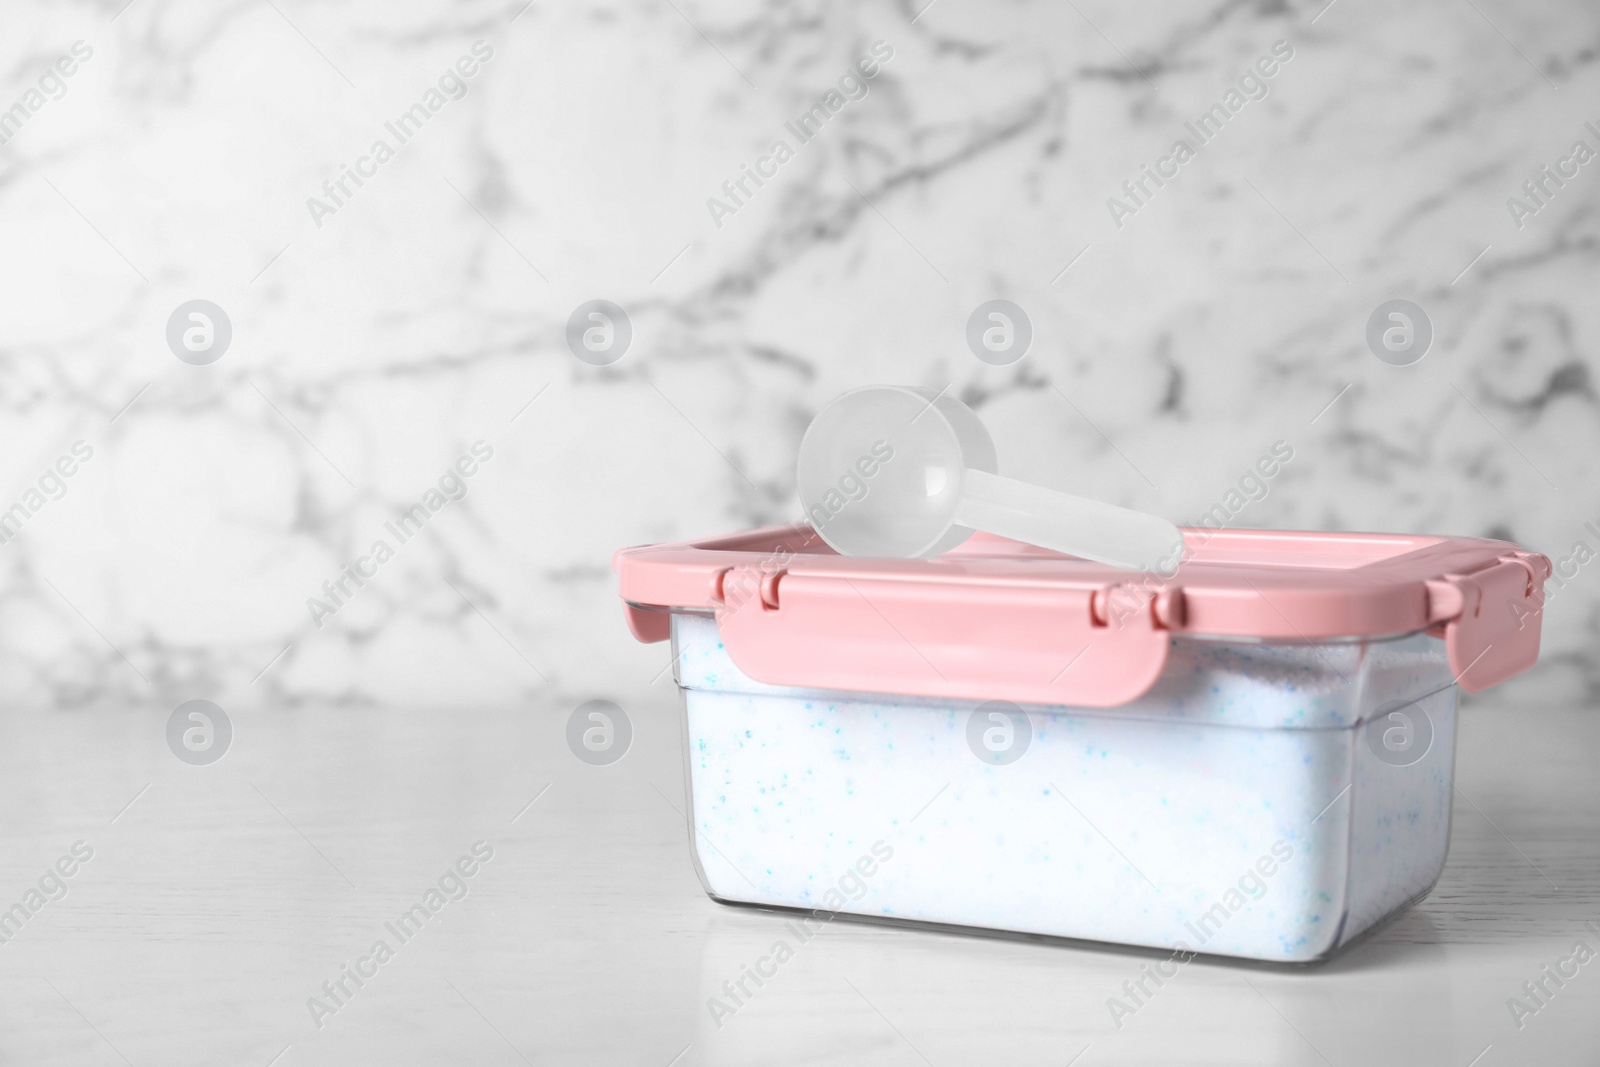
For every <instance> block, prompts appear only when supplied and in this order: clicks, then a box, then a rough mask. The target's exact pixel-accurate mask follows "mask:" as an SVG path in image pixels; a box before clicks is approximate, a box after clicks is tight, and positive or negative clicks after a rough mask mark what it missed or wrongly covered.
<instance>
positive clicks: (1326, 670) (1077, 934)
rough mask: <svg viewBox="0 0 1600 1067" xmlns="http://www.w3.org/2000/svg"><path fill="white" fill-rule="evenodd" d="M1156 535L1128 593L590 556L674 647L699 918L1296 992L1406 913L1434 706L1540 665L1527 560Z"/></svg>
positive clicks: (1445, 801) (978, 551) (641, 622)
mask: <svg viewBox="0 0 1600 1067" xmlns="http://www.w3.org/2000/svg"><path fill="white" fill-rule="evenodd" d="M1186 537H1187V538H1189V539H1190V540H1191V541H1192V542H1193V544H1192V548H1191V551H1190V552H1189V556H1188V558H1187V559H1186V561H1185V563H1184V564H1183V566H1182V567H1181V568H1180V569H1179V570H1178V572H1177V573H1176V574H1175V575H1173V576H1172V577H1171V578H1168V579H1166V580H1154V581H1152V580H1150V579H1141V578H1139V576H1130V575H1129V573H1128V572H1123V571H1116V570H1113V569H1111V568H1105V567H1102V566H1100V565H1097V564H1090V563H1087V562H1085V561H1080V560H1072V559H1068V558H1065V557H1059V556H1054V555H1053V554H1049V553H1042V552H1040V551H1039V550H1036V549H1030V548H1027V547H1026V546H1022V545H1018V544H1015V543H1013V542H1006V541H1003V540H1001V539H998V538H983V537H980V538H978V539H976V543H974V544H970V545H969V547H967V548H965V549H964V550H958V551H957V552H955V553H951V554H949V555H947V556H944V557H940V558H938V559H934V560H919V561H892V562H891V561H874V560H855V559H843V558H841V557H837V556H834V555H832V554H831V552H829V551H828V550H827V549H825V548H820V547H819V546H817V545H816V544H815V543H814V542H813V541H812V540H811V539H808V538H807V536H806V530H805V528H802V527H791V528H780V529H776V530H769V531H757V532H756V533H754V534H751V535H744V536H743V537H742V538H735V539H731V540H723V541H714V542H706V543H703V544H700V545H675V546H660V547H655V548H645V549H629V550H625V551H624V552H622V553H619V556H618V571H619V576H620V579H621V584H622V586H623V595H624V599H625V600H626V601H627V602H628V614H629V620H630V623H631V624H632V626H633V629H634V632H635V634H636V635H638V636H639V637H641V638H642V639H646V640H657V639H663V638H667V637H670V639H671V641H672V647H673V652H674V655H675V657H676V659H675V671H676V677H677V680H678V684H679V686H680V688H681V690H682V693H683V708H684V737H685V739H686V778H687V782H688V792H689V804H690V808H691V810H692V819H693V832H692V834H691V842H692V855H693V858H694V865H695V869H696V871H697V872H698V874H699V876H700V879H701V881H702V883H703V885H704V886H705V888H706V891H707V893H709V894H710V895H711V896H712V897H713V898H714V899H716V900H719V901H723V902H727V903H742V904H753V905H760V906H766V907H776V908H796V909H804V910H806V911H810V912H815V913H817V914H818V916H819V917H822V918H828V917H832V916H833V915H836V914H844V915H849V916H853V917H861V918H868V919H877V920H883V921H890V922H902V923H913V924H937V925H940V926H958V927H968V928H976V929H978V930H983V931H993V932H1001V933H1006V934H1012V935H1024V936H1039V937H1057V938H1073V939H1086V940H1094V941H1106V942H1117V943H1121V944H1128V945H1140V946H1148V947H1153V948H1164V949H1172V950H1175V951H1179V952H1197V953H1212V954H1219V955H1226V956H1236V957H1245V958H1250V959H1258V960H1272V961H1279V962H1296V963H1299V962H1309V961H1313V960H1318V959H1321V958H1324V957H1326V956H1327V955H1328V954H1329V953H1331V952H1333V951H1334V950H1335V949H1337V948H1338V947H1339V946H1340V945H1342V944H1346V943H1348V942H1349V941H1350V940H1352V939H1353V938H1355V937H1357V936H1359V935H1360V934H1362V933H1363V932H1364V931H1366V930H1368V929H1370V928H1371V927H1373V926H1374V925H1376V924H1377V923H1379V922H1382V921H1383V920H1384V919H1385V918H1387V917H1389V916H1390V915H1393V914H1394V913H1395V912H1397V911H1399V910H1400V909H1402V908H1404V907H1406V906H1407V905H1409V904H1410V903H1412V902H1414V901H1416V900H1418V899H1420V898H1421V897H1422V896H1424V895H1426V894H1427V892H1428V891H1429V890H1430V889H1431V888H1432V886H1433V885H1434V883H1435V881H1436V880H1437V878H1438V876H1439V873H1440V871H1441V870H1442V868H1443V865H1444V860H1445V853H1446V849H1447V846H1448V843H1449V830H1450V811H1451V792H1452V785H1451V779H1452V774H1453V768H1454V755H1455V729H1456V701H1457V689H1458V687H1465V688H1469V689H1482V688H1486V687H1487V686H1488V685H1492V684H1495V683H1496V682H1498V681H1499V680H1501V679H1502V678H1504V677H1507V676H1509V675H1510V674H1514V673H1516V672H1517V671H1519V670H1522V669H1525V668H1526V667H1527V666H1528V665H1530V664H1531V663H1532V662H1533V661H1534V659H1536V658H1537V654H1538V620H1539V613H1538V606H1539V604H1540V603H1541V602H1542V601H1541V597H1542V585H1543V580H1544V578H1545V577H1547V576H1548V574H1549V564H1548V561H1546V560H1544V558H1543V557H1541V556H1537V555H1531V554H1528V553H1523V552H1520V551H1519V550H1517V549H1516V548H1515V546H1512V545H1507V544H1504V543H1501V542H1492V541H1478V540H1468V539H1445V538H1373V537H1366V538H1362V537H1360V536H1359V535H1312V534H1303V535H1302V534H1276V533H1271V534H1269V533H1263V532H1259V531H1242V532H1229V533H1226V534H1214V533H1210V532H1207V531H1186ZM1135 579H1138V581H1135ZM696 585H698V587H699V593H698V595H696V594H695V593H693V592H691V591H692V590H694V589H695V586H696ZM1269 589H1270V592H1269ZM1080 610H1081V616H1080ZM785 612H789V613H791V616H790V618H788V619H787V620H784V619H780V616H783V614H784V613H785ZM1019 623H1020V624H1021V625H1018V624H1019ZM1208 623H1209V625H1207V624H1208ZM1390 627H1393V628H1392V629H1389V628H1390ZM1208 630H1209V631H1211V632H1207V631H1208ZM1363 630H1366V631H1371V632H1362V631H1363ZM1230 631H1231V632H1230ZM1242 631H1253V632H1242ZM1332 631H1337V632H1332ZM1079 646H1081V648H1080V647H1079ZM907 650H909V653H908V651H907ZM919 661H920V663H919ZM1052 674H1053V677H1052V676H1051V675H1052ZM760 676H764V677H760Z"/></svg>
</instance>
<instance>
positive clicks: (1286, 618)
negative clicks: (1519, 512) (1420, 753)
mask: <svg viewBox="0 0 1600 1067" xmlns="http://www.w3.org/2000/svg"><path fill="white" fill-rule="evenodd" d="M1183 534H1184V541H1185V549H1184V561H1183V563H1182V564H1181V565H1180V566H1179V568H1178V569H1177V571H1176V572H1175V573H1174V574H1172V575H1171V576H1170V577H1167V578H1162V577H1161V576H1159V575H1153V574H1141V573H1139V572H1134V571H1126V570H1120V569H1118V568H1115V567H1109V566H1106V565H1104V564H1099V563H1091V562H1089V561H1087V560H1081V559H1076V558H1074V557H1071V556H1063V555H1059V554H1057V553H1054V552H1050V551H1047V550H1045V549H1040V548H1034V547H1033V546H1031V545H1024V544H1020V543H1018V542H1016V541H1009V540H1006V539H1005V538H1001V537H995V536H992V535H989V534H983V533H978V534H974V535H973V536H972V538H971V539H970V540H968V541H967V542H966V543H965V544H963V545H961V546H960V547H959V548H957V549H955V550H954V551H952V552H948V553H946V554H944V555H942V556H938V557H936V558H933V559H907V560H901V559H861V558H854V557H847V556H840V555H837V554H836V553H835V552H834V551H833V550H832V549H831V548H829V547H828V546H827V545H826V544H825V543H824V542H823V541H822V539H821V538H819V537H818V536H817V535H816V534H815V532H814V531H813V530H812V529H811V527H809V526H804V525H798V526H774V527H767V528H765V529H760V530H752V531H749V532H747V533H742V534H735V535H732V536H726V537H719V538H713V539H711V540H706V541H696V542H681V543H678V544H670V545H649V546H644V547H639V548H626V549H623V550H622V551H620V552H618V553H617V554H616V557H615V559H614V560H613V567H614V568H615V570H616V572H617V585H618V591H619V593H620V594H621V596H622V599H623V600H624V601H625V602H626V605H627V606H626V611H627V616H628V625H629V627H630V629H632V631H633V633H634V636H636V637H638V638H639V640H641V641H663V640H665V639H666V638H667V636H668V634H669V626H668V624H669V616H668V615H667V614H666V613H667V612H672V611H693V612H700V613H710V614H714V615H715V617H716V619H717V628H718V631H719V632H720V634H721V636H722V642H723V645H724V647H725V648H726V649H727V652H728V655H729V657H730V658H731V659H732V660H733V662H734V663H735V664H737V665H738V667H739V669H740V670H742V671H744V672H745V673H746V674H747V675H749V676H750V677H752V678H754V679H756V680H757V681H760V682H766V683H769V684H772V685H786V686H802V687H807V688H821V689H840V690H847V691H857V692H874V693H906V694H912V695H919V696H932V697H947V698H963V699H973V700H994V699H1005V700H1013V701H1017V702H1019V703H1041V704H1072V705H1080V706H1089V707H1112V706H1115V705H1118V704H1124V703H1127V702H1128V701H1130V700H1133V699H1135V698H1137V697H1138V696H1140V695H1141V694H1142V693H1144V692H1145V690H1147V689H1148V688H1149V687H1150V686H1151V685H1152V684H1154V682H1155V680H1156V678H1157V677H1159V676H1160V674H1161V670H1162V668H1163V667H1164V666H1165V664H1166V660H1167V651H1168V649H1169V648H1170V646H1171V638H1172V637H1173V636H1175V635H1192V636H1208V637H1229V638H1240V639H1247V640H1248V639H1257V640H1268V641H1288V642H1314V641H1330V640H1348V639H1355V638H1377V637H1389V636H1395V635H1400V634H1409V633H1415V632H1417V631H1419V630H1428V631H1429V632H1430V633H1432V634H1434V635H1435V636H1437V637H1440V638H1441V639H1443V640H1444V641H1445V643H1446V646H1447V650H1448V653H1449V658H1450V668H1451V670H1452V672H1454V673H1455V674H1456V676H1457V680H1458V681H1459V682H1460V684H1461V685H1462V686H1463V687H1464V688H1466V689H1468V690H1470V691H1472V692H1478V691H1481V690H1484V689H1487V688H1489V687H1490V686H1493V685H1497V684H1499V683H1500V682H1502V681H1504V680H1505V679H1507V678H1510V677H1511V676H1512V675H1515V674H1518V673H1520V672H1521V671H1524V670H1526V669H1527V668H1529V667H1531V666H1532V665H1533V664H1534V663H1535V662H1536V661H1537V660H1538V658H1539V625H1540V617H1541V609H1542V606H1543V603H1544V582H1545V579H1546V578H1548V577H1549V576H1550V571H1551V568H1550V561H1549V560H1548V559H1547V558H1545V557H1544V556H1542V555H1538V554H1536V553H1530V552H1524V551H1523V550H1521V549H1519V548H1518V547H1517V546H1516V545H1513V544H1510V543H1508V542H1505V541H1490V540H1484V539H1480V538H1469V537H1425V536H1412V535H1407V534H1357V533H1311V532H1292V531H1272V530H1211V529H1205V528H1198V527H1196V528H1188V529H1185V530H1184V531H1183Z"/></svg>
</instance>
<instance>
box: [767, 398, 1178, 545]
mask: <svg viewBox="0 0 1600 1067" xmlns="http://www.w3.org/2000/svg"><path fill="white" fill-rule="evenodd" d="M997 468H998V463H997V462H996V457H995V448H994V441H993V439H992V438H990V436H989V431H988V430H986V429H985V428H984V425H983V423H982V422H981V421H979V419H978V416H977V415H976V414H975V413H974V412H973V411H972V409H971V408H969V407H967V406H966V405H965V404H963V403H961V402H960V401H959V400H956V399H954V398H953V397H948V396H944V395H942V394H935V393H934V392H933V391H932V390H931V389H917V388H911V387H903V386H892V385H872V386H866V387H865V388H861V389H853V390H851V391H850V392H848V393H845V394H844V395H843V396H840V397H839V398H838V399H837V400H835V401H833V403H831V404H829V405H828V406H827V407H825V408H823V409H822V410H821V411H820V412H818V414H817V417H816V418H815V419H813V420H811V426H810V428H809V429H807V430H806V434H805V437H804V438H803V439H802V440H801V442H800V461H799V465H798V482H799V486H800V503H801V506H802V507H804V508H805V512H806V518H807V519H808V520H809V521H810V523H811V525H812V526H814V527H815V528H816V530H817V532H818V533H819V534H821V535H822V539H823V540H824V541H826V542H827V543H828V544H829V545H831V546H833V548H834V550H835V551H837V552H839V553H840V554H841V555H846V556H888V557H898V558H910V557H917V556H934V555H938V554H939V553H941V552H948V551H949V550H950V549H952V548H955V547H956V546H957V545H959V544H961V542H963V541H965V540H966V539H967V538H968V537H970V536H972V533H973V531H974V530H985V531H987V532H989V533H993V534H999V535H1000V536H1001V537H1009V538H1011V539H1012V540H1014V541H1023V542H1026V543H1028V544H1031V545H1038V546H1039V547H1041V548H1048V549H1052V550H1054V551H1056V552H1061V553H1064V554H1066V555H1069V556H1079V557H1081V558H1083V559H1090V560H1095V561H1096V562H1099V563H1109V564H1111V565H1113V566H1117V567H1128V568H1132V569H1137V570H1160V571H1162V572H1164V573H1170V572H1171V570H1172V569H1174V568H1175V567H1176V566H1177V564H1178V562H1179V558H1180V556H1181V554H1182V551H1183V535H1182V534H1181V533H1179V532H1178V528H1177V527H1176V526H1174V525H1173V524H1172V523H1170V522H1168V521H1167V520H1166V519H1163V518H1160V517H1159V516H1156V515H1146V514H1144V513H1142V512H1138V511H1130V510H1128V509H1127V508H1119V507H1115V506H1113V505H1111V504H1105V503H1102V502H1100V501H1098V500H1090V499H1088V498H1086V497H1079V496H1072V495H1071V494H1068V493H1060V492H1056V491H1055V490H1052V489H1044V488H1041V487H1039V486H1036V485H1029V484H1027V483H1026V482H1018V481H1014V480H1012V479H1010V478H1002V477H1000V476H999V475H998V474H997V473H996V470H997Z"/></svg>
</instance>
